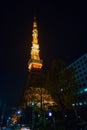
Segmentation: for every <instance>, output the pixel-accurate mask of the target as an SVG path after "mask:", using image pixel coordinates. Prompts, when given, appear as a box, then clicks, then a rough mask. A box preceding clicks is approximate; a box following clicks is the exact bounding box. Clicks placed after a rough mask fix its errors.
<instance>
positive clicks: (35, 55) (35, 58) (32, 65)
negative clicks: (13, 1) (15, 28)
mask: <svg viewBox="0 0 87 130" xmlns="http://www.w3.org/2000/svg"><path fill="white" fill-rule="evenodd" d="M32 37H33V39H32V47H31V59H30V60H29V62H28V69H29V70H31V69H41V68H42V60H40V56H39V51H40V50H39V44H38V29H37V22H36V17H35V16H34V22H33V30H32Z"/></svg>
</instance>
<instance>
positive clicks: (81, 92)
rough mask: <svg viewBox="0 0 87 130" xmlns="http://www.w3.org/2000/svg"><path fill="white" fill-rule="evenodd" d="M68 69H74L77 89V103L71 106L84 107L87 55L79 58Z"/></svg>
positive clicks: (86, 89) (86, 97)
mask: <svg viewBox="0 0 87 130" xmlns="http://www.w3.org/2000/svg"><path fill="white" fill-rule="evenodd" d="M68 67H73V68H75V69H76V74H75V79H76V80H77V81H78V84H79V85H78V88H77V90H76V94H77V97H78V102H76V103H73V104H72V106H86V105H87V53H85V54H84V55H82V56H81V57H79V58H78V59H77V60H75V61H74V62H73V63H72V64H70V65H69V66H68Z"/></svg>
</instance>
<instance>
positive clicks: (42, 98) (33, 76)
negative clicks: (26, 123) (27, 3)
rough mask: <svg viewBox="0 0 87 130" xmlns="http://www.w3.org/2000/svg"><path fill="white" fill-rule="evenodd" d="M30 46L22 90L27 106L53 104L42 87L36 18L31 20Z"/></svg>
mask: <svg viewBox="0 0 87 130" xmlns="http://www.w3.org/2000/svg"><path fill="white" fill-rule="evenodd" d="M32 38H33V39H32V47H31V59H30V60H29V62H28V70H29V77H28V82H27V86H26V89H25V92H24V99H25V103H26V104H27V106H29V105H30V104H31V103H32V102H35V103H36V104H37V106H43V104H51V105H53V104H55V103H54V100H53V99H52V97H51V95H50V94H49V93H48V91H47V90H46V89H44V86H43V85H44V81H45V80H44V78H43V71H42V66H43V61H42V60H41V59H40V56H39V51H40V49H39V43H38V29H37V22H36V18H34V22H33V30H32Z"/></svg>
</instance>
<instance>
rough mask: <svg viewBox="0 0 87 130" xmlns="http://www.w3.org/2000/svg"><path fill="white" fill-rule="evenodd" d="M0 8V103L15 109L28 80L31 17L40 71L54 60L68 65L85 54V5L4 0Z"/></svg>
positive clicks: (84, 3)
mask: <svg viewBox="0 0 87 130" xmlns="http://www.w3.org/2000/svg"><path fill="white" fill-rule="evenodd" d="M0 9H1V11H0V26H1V27H0V101H2V103H6V105H7V106H15V105H16V104H17V103H18V102H19V100H20V96H21V94H22V91H23V89H24V87H25V86H26V84H27V80H28V69H27V63H28V60H29V59H30V50H31V42H32V23H33V17H34V16H35V15H36V16H37V23H38V31H39V44H40V57H41V59H43V62H44V69H48V68H49V67H50V64H51V62H52V60H53V59H56V58H60V59H62V60H64V61H65V63H66V65H69V64H70V63H72V62H73V61H74V60H76V59H77V58H79V57H80V56H81V55H83V54H84V53H86V52H87V2H86V1H84V0H82V1H79V2H76V1H75V2H74V1H73V2H72V1H61V2H60V1H58V2H57V3H56V2H55V3H54V2H53V3H52V2H51V1H50V2H49V1H42V2H39V1H38V2H37V1H33V2H32V3H31V2H30V1H26V0H25V1H21V2H18V1H12V0H10V1H8V0H4V1H2V2H1V3H0Z"/></svg>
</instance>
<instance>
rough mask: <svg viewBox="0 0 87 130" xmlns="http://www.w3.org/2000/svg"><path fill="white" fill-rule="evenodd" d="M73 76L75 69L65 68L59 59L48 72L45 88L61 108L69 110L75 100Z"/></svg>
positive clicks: (75, 85)
mask: <svg viewBox="0 0 87 130" xmlns="http://www.w3.org/2000/svg"><path fill="white" fill-rule="evenodd" d="M74 75H75V69H74V68H67V67H66V65H65V63H64V62H63V61H62V60H60V59H56V60H54V61H53V63H52V65H51V68H50V70H49V71H48V75H47V82H46V88H47V89H48V91H49V92H50V93H51V95H52V97H53V98H54V100H55V101H56V103H57V104H58V105H60V107H61V108H63V107H65V108H70V107H71V104H72V103H73V102H74V101H75V100H76V97H75V90H76V87H77V85H78V84H77V82H76V80H75V78H74Z"/></svg>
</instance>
